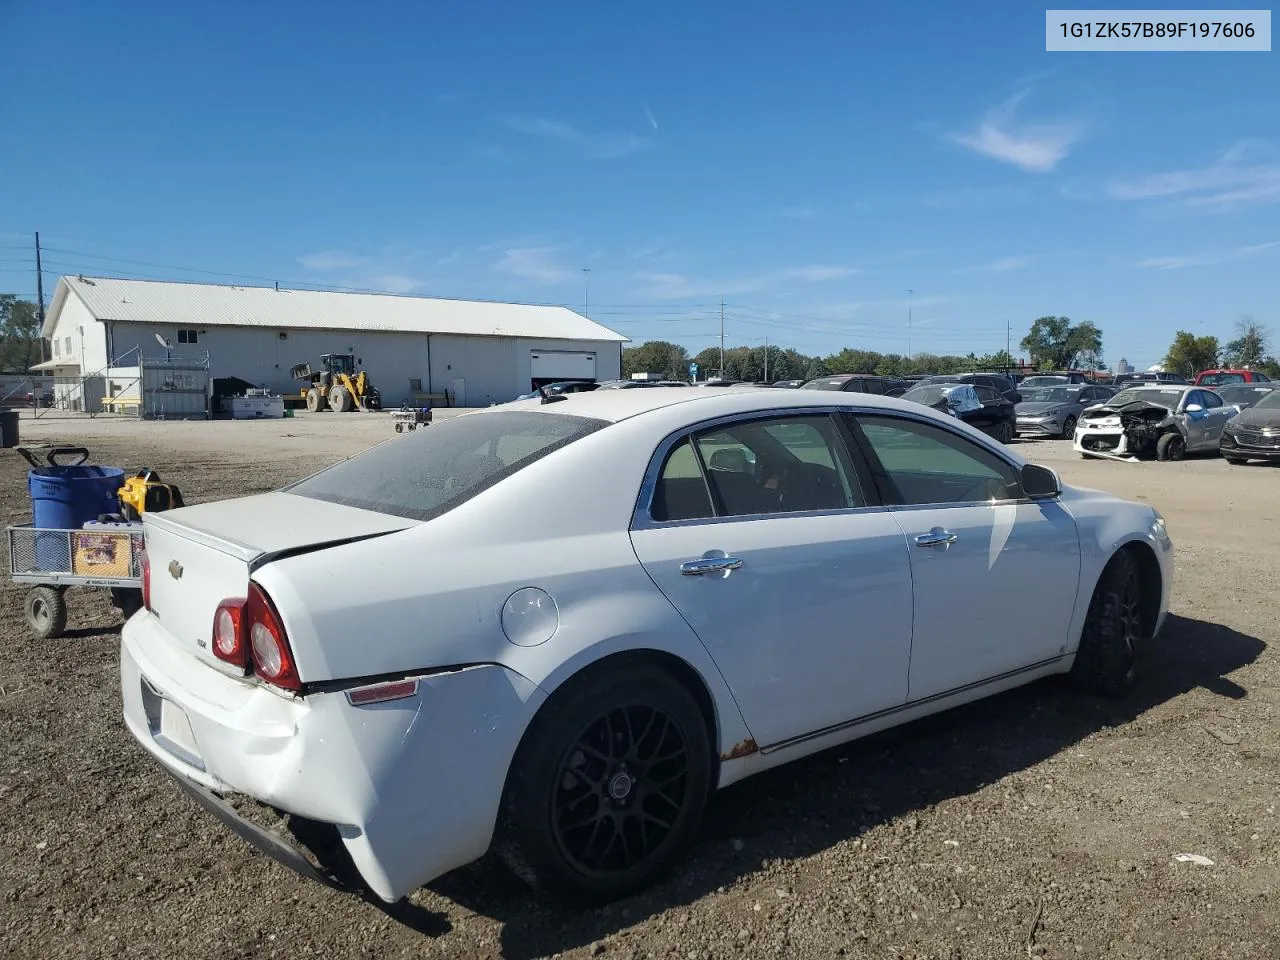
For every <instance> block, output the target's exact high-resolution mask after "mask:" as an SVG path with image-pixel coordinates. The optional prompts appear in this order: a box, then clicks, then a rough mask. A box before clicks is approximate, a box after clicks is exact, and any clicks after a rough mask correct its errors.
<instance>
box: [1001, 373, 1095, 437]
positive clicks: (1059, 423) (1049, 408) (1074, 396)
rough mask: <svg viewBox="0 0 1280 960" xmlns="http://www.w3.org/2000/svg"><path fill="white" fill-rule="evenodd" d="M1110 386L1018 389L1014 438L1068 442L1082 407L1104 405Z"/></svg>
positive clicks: (1084, 385) (1057, 386) (1074, 385)
mask: <svg viewBox="0 0 1280 960" xmlns="http://www.w3.org/2000/svg"><path fill="white" fill-rule="evenodd" d="M1114 393H1115V391H1114V390H1113V389H1111V387H1099V386H1093V385H1089V384H1078V383H1064V384H1059V385H1056V386H1046V387H1026V386H1024V387H1022V402H1021V403H1020V404H1018V406H1017V407H1016V408H1015V413H1016V414H1017V417H1018V423H1017V429H1018V436H1022V437H1054V438H1057V439H1063V440H1069V439H1071V437H1072V435H1073V434H1074V433H1075V430H1076V421H1077V420H1079V419H1080V413H1081V411H1083V410H1084V409H1085V407H1091V406H1093V405H1094V404H1095V403H1105V402H1106V401H1107V400H1109V399H1111V396H1112V394H1114Z"/></svg>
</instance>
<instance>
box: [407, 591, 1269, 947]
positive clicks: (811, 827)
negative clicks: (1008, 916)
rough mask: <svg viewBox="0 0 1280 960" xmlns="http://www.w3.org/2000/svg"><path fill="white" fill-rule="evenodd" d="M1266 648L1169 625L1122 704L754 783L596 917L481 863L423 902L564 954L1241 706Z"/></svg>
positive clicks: (1033, 706)
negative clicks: (1035, 776) (785, 868)
mask: <svg viewBox="0 0 1280 960" xmlns="http://www.w3.org/2000/svg"><path fill="white" fill-rule="evenodd" d="M1264 649H1266V645H1265V644H1264V643H1263V642H1262V641H1261V640H1258V639H1256V638H1254V637H1250V636H1246V635H1244V634H1241V633H1237V632H1236V631H1234V630H1231V629H1229V628H1227V627H1224V626H1220V625H1217V624H1212V623H1205V622H1203V621H1199V620H1190V619H1186V618H1183V617H1176V616H1170V617H1169V619H1168V621H1167V623H1166V625H1165V628H1164V630H1163V631H1162V632H1161V634H1160V637H1159V639H1158V640H1156V641H1155V642H1154V643H1153V644H1151V645H1150V646H1149V648H1148V649H1147V650H1146V651H1145V652H1144V656H1143V661H1142V664H1141V674H1140V679H1139V680H1138V683H1137V686H1136V688H1135V689H1134V691H1133V692H1132V694H1131V695H1130V696H1129V697H1128V698H1126V699H1124V700H1116V701H1112V700H1103V699H1095V698H1091V697H1086V696H1083V695H1080V694H1077V693H1074V692H1072V691H1071V690H1070V688H1068V687H1067V686H1066V685H1065V684H1063V683H1061V682H1060V681H1058V680H1057V679H1056V678H1055V679H1051V680H1047V681H1042V682H1040V683H1036V684H1032V685H1030V686H1028V687H1024V688H1022V689H1019V690H1014V691H1010V692H1009V693H1005V694H1001V695H999V696H996V697H992V698H990V699H988V700H984V701H980V702H978V703H974V704H970V705H967V706H964V707H959V708H956V709H954V710H950V711H947V712H946V713H944V714H941V715H938V716H934V717H929V718H926V719H924V720H920V721H917V722H915V723H912V724H909V725H907V726H904V727H900V728H898V729H896V730H890V731H886V732H884V733H881V734H875V735H873V736H871V737H868V738H866V739H863V740H860V741H856V742H854V743H852V744H848V745H845V746H843V747H837V748H833V749H832V750H829V751H827V752H825V753H822V754H818V755H816V756H813V757H809V758H806V759H804V760H799V761H796V762H795V763H793V764H789V765H788V766H786V767H782V768H780V769H776V770H772V771H769V772H767V773H763V774H760V775H758V776H756V777H752V778H750V779H749V780H746V781H743V782H742V783H739V784H735V785H734V786H732V787H729V788H728V789H726V790H724V791H722V792H721V793H720V794H718V795H717V796H716V797H715V798H713V800H712V803H711V805H710V807H709V809H708V810H707V815H706V818H705V819H704V821H703V827H702V831H701V834H700V836H699V839H698V842H697V844H696V845H695V847H694V849H693V850H691V851H689V852H688V855H687V856H686V858H685V859H684V860H683V861H682V862H681V863H680V864H679V865H678V866H677V868H676V869H675V871H674V872H673V874H672V875H671V876H670V877H669V878H668V879H667V880H666V881H665V882H664V883H662V884H660V885H658V886H657V887H654V888H652V889H651V890H648V891H646V892H645V893H642V894H639V895H637V896H635V897H632V898H630V899H628V900H624V901H620V902H618V903H615V904H612V905H610V906H607V907H604V908H602V909H595V910H589V911H587V910H575V909H572V908H569V907H565V906H562V905H560V904H558V903H556V902H553V901H550V900H548V899H545V898H542V897H538V896H535V895H534V894H532V893H530V891H529V889H528V888H527V887H525V886H524V885H523V884H522V883H520V882H519V881H517V880H516V879H515V878H514V877H513V876H511V875H510V874H509V873H508V872H507V871H506V870H505V869H504V868H503V867H501V866H499V865H497V864H494V863H491V862H488V861H486V862H482V863H480V864H477V865H475V866H473V867H470V868H467V869H464V870H460V871H457V872H455V873H454V874H452V875H450V876H448V877H444V878H442V879H441V880H439V881H437V882H436V883H435V884H433V885H432V889H434V890H435V891H436V892H438V893H439V894H441V895H442V896H445V897H448V898H450V899H452V900H454V901H455V902H457V903H459V904H461V905H462V906H464V907H466V908H467V909H470V910H474V911H476V912H478V913H481V914H484V915H487V916H490V917H493V918H495V919H497V920H500V921H501V922H502V923H503V932H502V955H503V956H505V957H512V958H520V960H527V958H533V957H543V956H549V955H552V954H556V953H559V952H560V951H564V950H571V949H574V948H576V947H580V946H584V945H586V944H590V943H592V942H593V941H596V940H599V939H601V938H603V937H605V936H608V935H610V934H612V933H615V932H617V931H618V930H621V929H624V928H627V927H629V926H632V925H633V924H635V923H637V922H639V921H641V920H643V919H645V918H646V917H649V916H651V915H654V914H657V913H659V912H661V911H663V910H666V909H668V908H670V907H673V906H679V905H683V904H688V903H691V902H692V901H694V900H697V899H698V898H699V897H702V896H704V895H706V894H708V893H710V892H712V891H714V890H716V888H718V887H721V886H727V885H729V884H732V883H733V882H734V881H736V880H737V879H738V878H740V877H742V876H744V875H746V874H749V873H752V872H754V871H756V870H759V869H760V868H761V866H762V864H763V863H764V862H765V861H767V860H772V859H776V858H786V859H793V858H797V857H807V856H811V855H813V854H815V853H818V852H820V851H822V850H826V849H828V848H829V847H832V846H834V845H836V844H838V843H840V842H841V841H843V840H848V839H851V838H854V837H857V836H859V835H860V834H861V833H863V832H864V831H866V830H868V829H870V828H872V827H875V826H878V825H880V824H884V823H886V822H888V821H891V820H893V819H895V818H897V817H901V816H904V815H907V814H910V813H912V812H913V811H917V810H920V809H923V808H927V807H929V806H931V805H933V804H936V803H940V802H942V801H944V800H947V799H950V798H953V797H957V796H963V795H966V794H969V793H972V792H974V791H976V790H979V789H981V788H983V787H985V786H987V785H988V784H991V783H993V782H995V781H998V780H1000V779H1001V778H1002V777H1005V776H1006V775H1008V774H1010V773H1013V772H1015V771H1018V770H1022V769H1025V768H1027V767H1030V766H1033V765H1035V764H1037V763H1040V762H1041V761H1043V760H1045V759H1047V758H1049V757H1052V756H1053V755H1055V754H1057V753H1059V752H1060V751H1062V750H1064V749H1066V748H1068V747H1070V746H1072V745H1073V744H1075V743H1077V742H1079V741H1080V740H1082V739H1084V738H1085V737H1088V736H1089V735H1090V734H1093V733H1095V732H1097V731H1098V730H1101V729H1104V728H1106V727H1116V726H1121V725H1123V724H1125V723H1128V722H1130V721H1131V720H1133V719H1134V718H1136V717H1138V716H1140V715H1141V714H1143V713H1145V712H1146V711H1147V710H1149V709H1151V708H1152V707H1154V706H1156V705H1158V704H1161V703H1164V702H1165V701H1168V700H1171V699H1173V698H1174V697H1177V696H1179V695H1181V694H1183V693H1186V692H1188V691H1190V690H1193V689H1195V688H1197V687H1204V688H1205V689H1207V690H1209V691H1211V692H1213V693H1215V694H1217V695H1219V696H1223V697H1229V698H1232V699H1240V698H1242V697H1245V696H1246V695H1247V691H1246V690H1244V689H1243V688H1242V687H1240V686H1238V685H1237V684H1236V683H1234V682H1233V681H1231V680H1229V679H1227V677H1226V674H1228V673H1231V672H1233V671H1235V670H1238V669H1240V668H1241V667H1243V666H1245V665H1246V664H1249V663H1252V662H1253V661H1254V660H1256V659H1257V658H1258V656H1259V655H1260V654H1261V653H1262V651H1263V650H1264ZM735 840H737V841H740V843H739V844H736V845H735V844H734V842H733V841H735ZM735 846H741V850H736V849H735Z"/></svg>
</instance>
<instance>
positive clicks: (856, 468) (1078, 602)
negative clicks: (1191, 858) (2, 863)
mask: <svg viewBox="0 0 1280 960" xmlns="http://www.w3.org/2000/svg"><path fill="white" fill-rule="evenodd" d="M144 526H145V533H146V556H147V561H146V564H145V570H146V573H145V577H144V584H145V587H144V593H145V608H144V609H143V610H142V611H140V612H139V613H138V614H136V615H135V616H134V617H133V618H132V619H131V620H129V622H128V623H127V624H126V626H125V628H124V633H123V639H122V644H121V685H122V694H123V701H124V717H125V721H126V723H127V725H128V728H129V730H130V731H131V733H132V734H133V736H134V737H135V738H136V739H137V740H138V742H139V743H140V744H141V745H142V746H143V747H144V748H145V749H146V750H147V751H149V752H150V754H151V755H152V756H153V757H154V758H155V759H156V760H157V761H158V762H159V763H160V764H161V765H162V766H163V767H164V768H165V769H167V770H168V771H169V772H170V773H172V774H173V775H174V776H175V778H176V779H177V780H178V782H179V783H181V784H182V785H183V786H184V787H185V788H186V789H187V790H188V791H189V792H191V793H192V794H193V795H194V796H195V797H196V798H197V799H199V800H200V801H201V802H202V803H203V804H204V805H205V806H206V807H207V808H208V809H209V810H210V811H212V812H214V813H215V814H217V815H218V816H220V817H222V818H223V819H224V820H225V821H226V822H227V823H228V824H229V825H231V826H232V827H233V829H235V830H236V831H237V832H238V833H239V834H240V835H241V836H243V837H245V838H246V839H248V840H250V842H252V843H254V844H256V845H257V846H259V847H260V848H262V849H263V850H265V851H266V852H268V853H270V854H271V855H273V856H275V857H277V858H278V859H280V860H282V861H284V862H286V863H288V864H289V865H291V866H293V867H294V868H295V869H297V870H299V871H300V872H302V873H305V874H307V875H308V876H311V877H313V878H318V879H327V880H330V881H332V880H333V878H334V876H335V875H336V874H334V873H330V872H328V871H327V868H326V867H324V866H321V867H320V868H317V867H316V866H314V865H313V864H312V863H311V861H310V860H308V859H306V858H304V857H303V856H302V855H301V853H300V852H299V850H298V849H297V848H296V847H295V846H294V845H292V843H286V842H285V841H284V840H282V839H281V838H280V837H279V836H278V835H276V834H274V833H270V832H268V831H267V830H265V829H263V828H262V827H259V826H257V825H256V824H254V823H251V822H250V821H248V820H246V819H244V817H243V816H242V815H241V814H239V813H237V812H236V811H235V810H234V809H233V808H232V806H231V804H230V803H228V802H227V800H226V799H224V797H226V796H227V795H241V796H247V797H249V798H253V799H256V800H258V801H260V802H262V803H265V804H268V805H270V806H272V807H274V808H276V809H277V810H279V811H282V812H285V813H287V814H290V815H291V817H292V818H294V819H295V820H296V821H298V822H299V823H300V824H301V825H304V826H306V827H307V828H308V830H307V831H298V832H299V833H304V834H305V833H308V832H309V833H310V834H311V835H313V836H314V835H315V832H316V831H317V830H321V831H323V832H325V833H327V834H329V835H330V836H331V837H333V838H335V839H336V840H339V841H340V842H341V844H342V845H344V846H345V848H346V851H347V852H348V853H349V855H350V860H351V862H352V864H353V865H354V868H355V870H356V871H358V874H359V876H358V878H354V879H355V882H356V883H357V884H358V885H360V886H362V887H363V888H365V889H367V890H369V891H372V892H373V893H374V894H376V895H377V896H378V897H380V898H381V899H383V900H385V901H387V902H394V901H396V900H397V899H399V898H401V897H404V896H406V895H407V894H409V893H410V892H412V891H413V890H414V889H415V888H417V887H419V886H420V885H422V884H424V883H426V882H428V881H430V880H432V879H433V878H435V877H437V876H439V875H440V874H443V873H444V872H446V871H448V870H451V869H453V868H455V867H458V866H460V865H462V864H465V863H468V862H469V861H472V860H475V859H477V858H479V857H481V856H482V855H484V854H485V853H486V851H488V850H489V849H491V848H492V849H495V850H496V851H498V852H499V853H501V854H502V856H503V857H504V859H505V860H506V861H507V862H508V863H509V864H511V866H512V867H513V868H514V869H515V870H516V872H517V873H519V874H520V875H521V876H523V877H524V878H526V879H527V880H529V881H531V882H533V883H534V884H535V885H537V886H540V887H543V888H548V889H551V890H553V891H555V892H558V893H561V894H565V895H570V896H576V897H579V898H588V899H597V900H598V899H607V898H611V897H617V896H621V895H624V894H626V893H629V892H631V891H634V890H637V889H639V888H641V887H643V886H644V885H646V884H648V883H649V882H651V881H652V880H653V879H654V878H655V877H656V876H657V875H658V874H659V873H660V872H661V871H662V870H663V869H664V868H665V867H667V866H668V865H669V864H670V863H671V862H672V861H673V859H674V858H675V857H677V856H678V854H679V853H680V852H681V851H682V850H683V849H684V848H685V847H686V846H687V845H688V844H689V842H690V840H691V838H692V836H693V835H694V832H695V831H696V829H697V826H698V821H699V818H700V815H701V813H702V810H703V807H704V805H705V804H706V802H707V799H708V795H709V794H710V793H711V792H712V791H713V790H715V789H718V788H720V787H724V786H727V785H728V784H731V783H733V782H734V781H736V780H740V779H742V778H744V777H747V776H750V775H752V774H755V773H759V772H761V771H763V770H767V769H769V768H770V767H775V766H778V765H780V764H783V763H787V762H788V761H791V760H794V759H796V758H798V757H802V756H805V755H806V754H811V753H814V752H815V751H819V750H822V749H825V748H828V747H831V746H833V745H836V744H839V743H842V742H844V741H848V740H852V739H854V738H857V737H861V736H864V735H866V734H869V733H872V732H873V731H876V730H880V729H883V728H886V727H890V726H894V725H896V724H901V723H904V722H907V721H909V720H912V719H914V718H917V717H921V716H924V715H926V714H930V713H934V712H937V711H940V710H945V709H947V708H949V707H953V706H956V705H957V704H961V703H965V702H966V701H970V700H975V699H978V698H980V697H985V696H988V695H990V694H994V693H997V692H999V691H1002V690H1007V689H1009V688H1011V687H1015V686H1017V685H1019V684H1024V683H1029V682H1031V681H1033V680H1036V679H1037V678H1040V677H1045V676H1047V675H1050V674H1059V673H1062V674H1070V675H1071V676H1072V677H1073V678H1074V679H1075V680H1077V681H1079V683H1080V684H1082V685H1083V686H1084V687H1086V688H1088V689H1090V690H1094V691H1098V692H1101V693H1108V694H1119V693H1123V692H1124V691H1125V690H1126V689H1127V688H1128V687H1129V686H1130V684H1131V683H1132V682H1133V678H1134V671H1135V664H1136V645H1137V644H1138V643H1139V642H1140V641H1141V640H1143V639H1144V638H1149V637H1152V636H1154V635H1155V633H1156V632H1157V631H1158V630H1159V629H1160V626H1161V623H1162V622H1163V620H1164V617H1165V614H1166V611H1167V609H1168V603H1169V593H1170V586H1171V579H1172V572H1173V564H1172V557H1173V554H1172V550H1173V548H1172V545H1171V543H1170V540H1169V537H1168V535H1167V533H1166V531H1165V525H1164V521H1163V519H1162V518H1161V516H1160V514H1159V513H1158V512H1157V511H1156V510H1154V509H1152V508H1151V507H1150V506H1148V505H1145V504H1140V503H1130V502H1126V501H1123V500H1118V499H1116V498H1114V497H1111V496H1108V495H1106V494H1102V493H1098V492H1094V491H1087V490H1076V489H1071V488H1066V487H1063V486H1062V485H1061V484H1060V483H1059V481H1058V478H1057V476H1056V475H1055V474H1054V473H1053V472H1052V471H1050V470H1047V469H1045V468H1043V467H1040V466H1036V465H1033V464H1029V463H1026V462H1025V461H1024V460H1023V459H1021V458H1020V457H1019V456H1018V455H1017V454H1016V453H1014V452H1013V451H1011V450H1009V449H1008V448H1006V447H1004V446H1002V445H1001V444H999V443H996V442H994V441H992V440H990V439H989V438H987V437H986V436H984V435H983V434H981V433H979V432H978V431H976V430H974V429H972V428H971V427H968V426H966V425H965V424H963V423H961V422H959V421H957V420H956V419H955V418H952V417H947V416H943V415H941V414H938V413H935V412H934V411H932V410H929V409H927V408H925V407H922V406H920V405H919V404H915V403H909V402H905V401H902V400H895V399H891V398H884V397H878V396H871V395H866V394H843V393H831V394H822V395H818V394H816V393H814V392H813V391H792V390H754V391H740V390H728V391H720V390H712V391H702V390H620V391H597V392H593V393H585V394H578V395H574V396H569V397H565V396H561V397H555V398H551V401H550V402H548V401H538V400H529V401H521V402H518V403H514V404H506V405H503V406H501V407H494V408H490V409H487V410H483V411H479V412H476V413H472V414H466V415H463V416H459V417H456V418H454V419H450V420H446V421H444V422H442V423H438V424H437V425H435V426H433V427H432V429H430V430H425V431H418V432H415V433H411V434H406V435H404V436H402V437H396V438H393V439H391V440H388V441H387V442H385V443H382V444H379V445H377V446H375V447H373V448H371V449H369V450H367V451H366V452H364V453H363V454H361V455H359V456H356V457H353V458H351V459H349V460H346V461H343V462H341V463H339V464H337V465H335V466H332V467H330V468H328V469H326V470H323V471H321V472H320V473H317V474H315V475H314V476H312V477H310V478H308V479H305V480H302V481H301V482H299V483H297V484H294V485H292V486H289V487H286V488H285V489H284V490H282V491H278V492H275V493H269V494H265V495H261V496H252V497H245V498H241V499H234V500H225V501H221V502H216V503H209V504H203V505H199V506H192V507H187V508H184V509H180V510H174V511H171V512H167V513H159V514H155V513H148V514H146V515H145V520H144ZM242 806H243V804H242ZM339 852H340V851H339ZM348 872H349V871H348ZM349 879H350V878H349Z"/></svg>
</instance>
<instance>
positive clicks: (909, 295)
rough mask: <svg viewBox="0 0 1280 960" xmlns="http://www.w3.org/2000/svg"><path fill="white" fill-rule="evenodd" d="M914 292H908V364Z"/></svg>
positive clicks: (908, 359)
mask: <svg viewBox="0 0 1280 960" xmlns="http://www.w3.org/2000/svg"><path fill="white" fill-rule="evenodd" d="M911 297H912V291H911V290H908V291H907V362H908V363H910V362H911V307H912V299H911Z"/></svg>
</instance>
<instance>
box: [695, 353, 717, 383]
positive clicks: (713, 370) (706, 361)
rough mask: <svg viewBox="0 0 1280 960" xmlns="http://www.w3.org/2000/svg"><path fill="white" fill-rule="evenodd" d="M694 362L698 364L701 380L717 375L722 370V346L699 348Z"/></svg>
mask: <svg viewBox="0 0 1280 960" xmlns="http://www.w3.org/2000/svg"><path fill="white" fill-rule="evenodd" d="M693 362H694V363H696V364H697V365H698V379H699V380H705V379H707V378H708V377H714V376H716V375H717V374H718V373H719V372H720V348H719V347H707V348H706V349H705V350H699V351H698V355H697V356H696V357H694V358H693Z"/></svg>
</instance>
